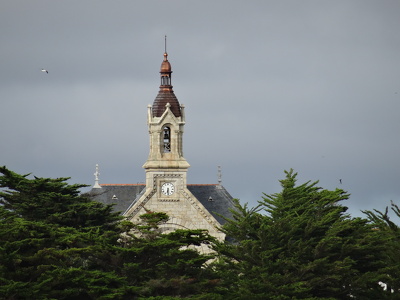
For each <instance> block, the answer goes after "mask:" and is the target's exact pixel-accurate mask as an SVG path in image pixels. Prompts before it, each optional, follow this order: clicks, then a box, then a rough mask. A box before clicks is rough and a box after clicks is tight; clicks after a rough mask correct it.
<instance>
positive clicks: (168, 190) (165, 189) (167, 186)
mask: <svg viewBox="0 0 400 300" xmlns="http://www.w3.org/2000/svg"><path fill="white" fill-rule="evenodd" d="M161 192H162V193H163V194H164V195H166V196H171V195H172V194H173V193H174V192H175V187H174V185H173V184H172V183H171V182H166V183H164V184H163V185H162V186H161Z"/></svg>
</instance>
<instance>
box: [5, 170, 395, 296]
mask: <svg viewBox="0 0 400 300" xmlns="http://www.w3.org/2000/svg"><path fill="white" fill-rule="evenodd" d="M0 173H1V174H2V176H0V299H9V300H11V299H13V300H14V299H18V300H20V299H21V300H22V299H143V300H144V299H147V300H150V299H152V300H156V299H157V300H159V299H163V300H177V299H182V298H185V299H193V300H195V299H196V300H222V299H243V300H244V299H246V300H247V299H252V300H257V299H276V300H277V299H282V300H283V299H310V300H311V299H362V300H364V299H396V296H398V293H396V292H395V293H391V292H390V291H384V290H383V289H382V288H381V287H380V286H379V285H378V284H377V283H378V282H379V281H381V282H385V283H387V284H388V285H389V290H390V289H393V290H395V291H398V290H399V288H400V287H399V282H400V280H399V277H400V259H399V257H400V256H399V255H398V253H399V250H400V249H399V244H400V229H399V227H398V226H397V225H396V224H395V223H393V222H392V221H391V220H390V219H389V217H388V212H387V210H386V212H385V213H380V212H378V211H375V212H366V214H367V215H368V217H369V220H367V219H362V218H351V217H350V216H349V215H347V214H346V207H345V206H342V205H341V203H340V202H341V201H343V200H345V199H347V198H348V194H346V193H345V192H344V191H342V190H339V189H337V190H334V191H329V190H325V189H322V188H319V187H317V182H314V183H310V182H307V183H305V184H302V185H298V186H296V184H295V183H296V174H294V173H293V172H292V171H290V172H287V174H286V178H285V179H284V180H282V181H281V184H282V192H280V193H277V194H273V195H265V196H264V198H263V200H262V201H260V203H259V205H258V206H257V207H256V208H253V209H249V208H248V207H247V206H246V205H244V206H241V205H240V203H239V202H238V201H237V203H236V204H237V210H236V211H234V212H233V213H234V216H233V219H232V220H227V223H226V224H225V225H224V226H223V231H225V233H226V234H227V235H228V236H229V237H230V238H232V239H233V240H234V243H227V242H225V243H217V242H216V241H215V239H214V238H212V237H211V236H209V234H208V233H207V232H206V231H204V230H176V231H173V232H163V231H162V228H163V226H162V225H163V223H165V222H166V221H167V220H168V216H167V215H166V214H164V213H162V212H151V211H147V213H146V214H144V215H142V216H141V219H142V222H141V224H132V223H131V222H128V221H126V220H123V219H122V218H121V217H120V216H119V215H117V214H115V213H113V212H112V208H111V207H110V206H103V205H101V204H99V203H97V202H93V201H92V200H91V199H90V198H88V197H87V196H85V195H82V194H80V193H79V188H81V187H82V185H68V184H67V183H66V180H67V178H58V179H49V178H37V177H34V178H33V179H29V178H28V176H29V175H19V174H16V173H14V172H12V171H10V170H8V169H7V168H5V167H2V168H0ZM392 210H393V211H394V213H395V214H396V215H397V216H399V217H400V210H399V208H398V207H397V206H395V205H393V206H392ZM212 245H214V248H215V250H216V252H215V253H214V254H207V255H206V254H201V253H199V252H198V251H197V249H201V248H203V249H204V247H210V246H212ZM215 257H216V258H217V259H216V260H215V261H214V262H213V263H211V260H212V259H214V258H215Z"/></svg>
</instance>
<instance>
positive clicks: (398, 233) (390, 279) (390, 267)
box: [364, 202, 400, 299]
mask: <svg viewBox="0 0 400 300" xmlns="http://www.w3.org/2000/svg"><path fill="white" fill-rule="evenodd" d="M391 211H392V213H393V214H394V215H395V216H396V217H397V218H400V208H399V206H398V205H396V204H394V203H393V202H392V203H391ZM364 213H365V214H366V215H367V216H368V218H369V219H370V220H371V221H372V222H373V224H374V225H375V231H376V232H377V234H379V235H380V236H381V237H382V239H383V240H384V241H385V252H384V255H383V257H382V258H383V259H384V261H385V265H386V268H385V274H387V275H388V276H387V278H385V279H384V280H382V282H384V283H385V284H386V288H387V289H388V291H391V290H393V291H395V293H393V299H398V298H396V297H395V296H397V297H398V293H399V292H400V227H399V225H398V224H396V223H395V222H393V221H392V220H391V219H390V217H389V209H388V207H386V210H385V212H384V213H382V212H380V211H378V210H374V211H364Z"/></svg>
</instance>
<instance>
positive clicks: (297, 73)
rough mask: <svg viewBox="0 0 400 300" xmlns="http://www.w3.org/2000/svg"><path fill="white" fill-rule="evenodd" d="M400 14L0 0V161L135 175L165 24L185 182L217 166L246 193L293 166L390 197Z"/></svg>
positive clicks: (375, 201) (143, 150) (251, 198)
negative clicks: (182, 116) (180, 107)
mask: <svg viewBox="0 0 400 300" xmlns="http://www.w3.org/2000/svg"><path fill="white" fill-rule="evenodd" d="M399 16H400V1H396V0H393V1H388V0H383V1H382V0H380V1H378V0H376V1H368V0H358V1H349V0H342V1H341V0H335V1H333V0H332V1H321V0H315V1H299V0H293V1H282V0H280V1H266V0H263V1H233V0H223V1H215V0H213V1H209V0H203V1H187V0H185V1H183V0H182V1H174V0H170V1H131V0H115V1H101V0H91V1H88V0H79V1H75V0H69V1H66V0H64V1H61V0H60V1H54V0H47V1H45V0H36V1H32V0H19V1H15V0H2V1H0V41H1V46H0V54H1V62H0V86H1V87H0V101H1V106H0V107H1V118H0V136H1V148H0V149H1V150H0V151H1V152H0V155H1V156H0V164H1V165H6V166H7V167H8V168H10V169H11V170H13V171H16V172H18V173H23V174H26V173H33V174H34V175H36V176H39V177H52V178H55V177H71V178H72V179H71V183H85V184H89V185H92V184H93V183H94V176H93V173H94V171H95V165H96V163H98V164H99V165H100V173H101V175H100V183H138V182H144V180H145V172H144V169H142V165H143V163H144V162H145V161H146V159H147V155H148V152H149V137H148V129H147V124H146V122H147V121H146V116H147V105H148V104H152V103H153V101H154V99H155V97H156V95H157V93H158V89H159V84H160V80H159V70H160V65H161V62H162V59H163V52H164V35H167V36H168V38H167V39H168V44H167V52H168V54H169V56H168V58H169V61H170V63H171V65H172V70H173V74H172V75H173V76H172V84H173V86H174V91H175V95H176V96H177V97H178V99H179V101H180V103H181V104H184V105H185V106H186V126H185V134H184V155H185V158H186V159H187V160H188V162H189V163H190V164H191V168H190V169H189V171H188V183H217V182H218V178H217V166H219V165H220V166H222V181H223V185H224V186H225V187H226V189H227V190H228V191H229V192H230V193H231V195H232V196H233V197H236V198H239V199H240V200H241V202H248V203H249V204H250V206H254V205H256V203H257V201H259V200H261V197H262V196H263V193H266V194H272V193H276V192H279V191H280V190H281V187H280V184H279V180H280V179H282V178H283V177H284V170H289V169H290V168H293V169H294V170H295V171H296V172H298V174H299V175H298V183H304V182H305V181H308V180H311V181H315V180H320V183H319V185H320V186H322V187H323V188H327V189H335V188H336V187H338V188H342V189H344V190H346V191H348V192H349V193H350V194H351V197H350V199H349V200H348V201H347V202H345V203H344V204H345V205H347V206H348V207H349V208H350V210H349V211H350V213H351V214H352V215H355V216H356V215H361V213H360V210H365V209H373V208H377V209H380V210H382V209H384V208H385V207H386V206H387V205H389V204H390V200H393V201H395V203H397V204H400V183H399V179H400V159H399V154H400V138H399V135H400V80H399V78H400V17H399ZM42 68H45V69H47V70H48V71H49V73H48V74H46V73H43V72H41V69H42ZM340 179H341V180H342V184H340V182H339V180H340Z"/></svg>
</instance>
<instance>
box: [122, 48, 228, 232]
mask: <svg viewBox="0 0 400 300" xmlns="http://www.w3.org/2000/svg"><path fill="white" fill-rule="evenodd" d="M171 74H172V70H171V64H170V63H169V61H168V54H167V53H166V52H165V53H164V59H163V61H162V63H161V70H160V77H161V84H160V90H159V92H158V94H157V96H156V98H155V100H154V102H153V105H149V106H148V108H147V124H148V129H149V135H150V152H149V156H148V158H147V161H146V162H145V164H144V165H143V168H144V169H145V171H146V187H145V189H144V190H143V192H142V193H141V194H140V195H138V197H137V198H136V200H135V201H134V202H133V203H132V205H131V206H130V207H129V208H128V209H127V210H126V211H125V213H124V216H126V217H127V218H128V219H129V220H131V221H132V222H134V223H137V222H139V221H140V218H139V216H140V215H142V214H144V213H146V211H155V212H165V213H167V214H168V216H169V217H170V219H169V220H168V221H167V223H166V224H164V225H162V226H161V227H162V229H163V230H164V231H171V230H175V229H178V228H181V229H207V230H208V231H209V233H210V234H212V235H213V236H215V237H217V238H218V239H220V240H222V239H224V234H223V233H222V232H220V231H219V230H218V226H220V223H219V222H218V221H217V220H216V218H215V217H214V216H213V215H212V214H211V213H210V212H209V211H208V210H207V209H206V208H205V207H204V205H203V204H202V203H201V202H200V201H199V200H198V199H197V198H196V197H195V196H194V195H193V194H192V193H191V192H190V191H189V189H188V188H187V181H186V177H187V170H188V168H189V167H190V165H189V163H188V162H187V161H186V159H185V158H184V156H183V132H184V126H185V107H184V105H182V104H180V103H179V101H178V99H177V98H176V96H175V94H174V91H173V89H172V84H171Z"/></svg>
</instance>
